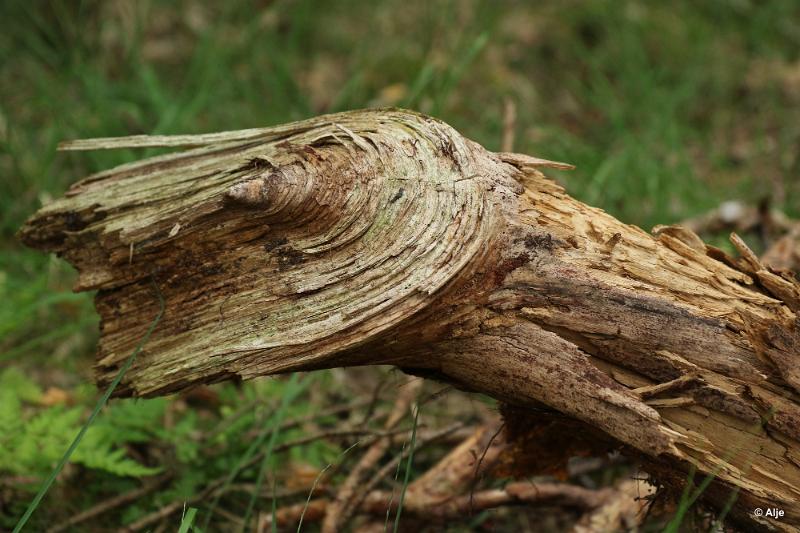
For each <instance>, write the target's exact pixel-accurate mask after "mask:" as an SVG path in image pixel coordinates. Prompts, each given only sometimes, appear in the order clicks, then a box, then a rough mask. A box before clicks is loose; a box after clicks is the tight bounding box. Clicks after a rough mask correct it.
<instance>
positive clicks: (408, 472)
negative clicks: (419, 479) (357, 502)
mask: <svg viewBox="0 0 800 533" xmlns="http://www.w3.org/2000/svg"><path fill="white" fill-rule="evenodd" d="M418 422H419V404H417V409H416V412H415V413H414V425H413V426H412V428H411V449H410V450H409V451H408V462H406V474H405V478H404V479H403V490H402V491H400V501H399V502H397V514H396V515H395V517H394V530H393V531H394V532H395V533H397V529H398V528H399V527H400V514H401V513H402V512H403V501H404V500H405V498H406V489H407V488H408V481H409V479H410V478H411V464H412V463H413V462H414V447H415V446H416V444H417V423H418Z"/></svg>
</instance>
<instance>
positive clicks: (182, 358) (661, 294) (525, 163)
mask: <svg viewBox="0 0 800 533" xmlns="http://www.w3.org/2000/svg"><path fill="white" fill-rule="evenodd" d="M123 146H126V147H127V146H134V147H136V146H193V147H194V148H192V149H190V150H186V151H182V152H177V153H173V154H169V155H165V156H159V157H155V158H150V159H146V160H143V161H139V162H135V163H132V164H128V165H123V166H121V167H118V168H115V169H112V170H109V171H106V172H102V173H100V174H97V175H94V176H90V177H89V178H86V179H85V180H83V181H81V182H79V183H77V184H75V185H74V186H73V187H72V188H71V189H70V190H69V191H68V192H67V193H66V195H65V196H64V197H63V198H61V199H59V200H57V201H55V202H53V203H52V204H50V205H47V206H46V207H44V208H43V209H41V210H40V211H39V212H38V213H37V214H36V215H34V216H33V217H32V218H31V219H30V220H29V221H28V222H27V223H26V225H25V226H24V227H23V228H22V230H21V231H20V237H21V239H22V240H23V241H24V242H25V243H26V244H28V245H29V246H33V247H36V248H40V249H43V250H48V251H53V252H56V253H57V254H59V255H60V256H62V257H64V258H66V259H67V260H68V261H69V262H70V263H72V264H73V265H75V266H76V268H77V269H78V272H79V274H80V275H79V279H78V282H77V286H76V287H75V288H76V290H98V293H97V298H96V306H97V309H98V312H99V313H100V316H101V339H100V346H99V350H98V363H97V374H98V380H99V381H100V382H101V383H106V382H108V381H110V379H112V377H113V376H114V374H115V373H116V372H117V370H118V368H119V366H120V364H121V363H122V362H123V360H124V359H125V358H126V357H127V355H128V354H129V353H130V351H131V349H132V348H133V346H134V345H135V343H136V342H137V340H138V339H140V338H141V336H142V335H143V333H144V331H145V329H146V328H147V326H148V324H149V323H150V321H151V320H152V317H153V316H154V315H155V313H156V310H157V308H158V302H157V299H156V297H155V295H154V292H153V288H152V286H153V282H155V284H156V285H157V286H158V287H159V289H160V291H161V292H162V294H163V296H164V298H165V300H166V313H165V315H164V318H163V320H162V322H161V323H160V324H159V325H158V327H157V329H156V330H155V332H154V334H153V337H152V339H151V341H150V342H149V343H148V345H147V346H146V347H145V349H144V351H143V352H142V354H141V355H140V356H139V358H138V359H137V361H136V363H135V364H134V366H133V367H132V368H131V369H130V371H129V372H128V374H127V375H126V377H125V379H124V380H123V382H122V386H121V389H119V392H120V393H121V394H125V395H141V396H152V395H158V394H165V393H169V392H172V391H176V390H179V389H182V388H184V387H187V386H190V385H192V384H195V383H203V382H212V381H219V380H223V379H227V378H231V377H236V376H240V377H242V378H252V377H255V376H260V375H267V374H274V373H278V372H287V371H293V370H312V369H318V368H325V367H333V366H347V365H359V364H395V365H397V366H400V367H402V368H405V369H408V370H409V371H412V372H415V373H418V374H421V375H430V376H435V377H438V378H440V379H446V380H448V381H451V382H455V383H457V384H459V385H460V386H462V387H464V388H468V389H472V390H477V391H481V392H485V393H487V394H490V395H492V396H494V397H496V398H498V399H499V400H501V401H503V402H507V403H509V404H513V405H516V406H523V407H524V406H528V405H541V404H545V405H547V406H549V407H550V408H553V409H556V410H558V411H560V412H562V413H564V414H567V415H570V416H572V417H574V418H576V419H578V420H580V421H582V422H585V423H586V424H589V425H591V426H593V427H595V428H599V429H601V430H602V431H603V432H605V433H607V434H608V435H610V436H612V437H613V438H614V439H616V440H618V441H619V442H621V443H623V444H625V445H626V446H627V447H628V449H629V450H637V451H638V452H639V453H641V454H642V456H643V457H645V460H646V462H647V463H648V464H649V465H650V466H651V467H652V468H651V470H652V471H654V472H656V473H657V474H658V475H659V476H661V478H662V479H664V478H669V477H670V476H673V477H674V480H673V481H674V482H675V483H680V482H681V481H682V480H685V479H686V472H687V471H688V470H689V466H690V465H694V466H696V467H697V469H698V471H699V473H698V475H697V477H699V476H701V475H702V476H705V475H709V474H710V475H713V476H715V483H714V484H713V485H712V487H711V488H710V489H709V490H708V491H707V492H706V494H705V495H704V496H705V497H706V498H707V499H708V500H709V501H710V502H712V503H714V504H716V505H718V506H720V507H723V506H724V505H725V503H726V501H727V500H728V498H729V497H730V495H731V491H732V490H733V489H734V488H738V490H739V493H738V499H737V502H736V504H735V505H734V508H733V511H732V513H733V516H734V517H735V518H736V519H738V520H739V521H740V522H742V523H748V524H750V525H754V526H756V527H759V526H761V527H765V528H766V527H774V528H777V529H783V530H789V531H797V530H799V529H800V443H799V442H798V441H799V440H800V396H798V391H800V366H798V362H797V361H798V339H800V333H798V331H799V329H798V328H799V327H800V326H798V317H797V314H796V313H797V311H798V307H800V286H799V285H798V283H797V281H796V279H795V278H794V276H793V275H792V274H791V273H788V272H784V271H778V270H773V269H770V268H769V267H767V266H764V265H763V264H762V263H761V262H760V261H759V260H758V258H757V257H755V255H754V254H752V252H750V251H749V250H748V249H747V248H746V246H745V245H744V244H743V243H742V242H741V241H738V240H737V239H734V244H735V245H736V246H737V247H738V249H739V250H740V255H741V257H739V258H731V257H728V256H727V255H726V254H724V253H723V252H722V251H720V250H717V249H714V248H712V247H709V246H707V245H705V244H704V243H703V242H702V241H701V240H700V239H699V238H698V237H697V236H696V235H695V234H694V233H692V232H690V231H688V230H686V229H682V228H680V227H660V228H656V230H655V231H654V235H649V234H647V233H645V232H644V231H642V230H641V229H639V228H637V227H634V226H630V225H627V224H624V223H622V222H620V221H618V220H616V219H614V218H613V217H611V216H609V215H608V214H606V213H604V212H603V211H601V210H599V209H595V208H592V207H589V206H587V205H585V204H583V203H581V202H578V201H576V200H574V199H572V198H571V197H569V196H568V195H567V194H566V193H565V192H564V191H563V190H562V188H561V187H559V186H558V185H556V184H555V183H554V182H552V181H549V180H548V179H546V178H545V177H544V176H543V175H542V174H541V172H540V169H541V168H543V167H547V166H552V165H559V164H557V163H552V162H548V161H544V160H540V159H536V158H533V157H529V156H524V155H519V154H507V153H499V154H498V153H491V152H488V151H487V150H485V149H483V148H482V147H481V146H479V145H477V144H476V143H474V142H471V141H469V140H467V139H465V138H463V137H462V136H461V135H459V134H458V133H457V132H456V131H454V130H453V129H452V128H450V127H449V126H447V125H446V124H444V123H442V122H440V121H437V120H434V119H431V118H429V117H425V116H422V115H419V114H416V113H412V112H407V111H402V110H368V111H356V112H349V113H342V114H337V115H327V116H322V117H318V118H314V119H311V120H307V121H304V122H299V123H294V124H289V125H285V126H279V127H275V128H265V129H255V130H244V131H240V132H230V133H224V134H213V135H198V136H179V137H132V138H122V139H100V140H89V141H76V142H74V143H69V144H67V145H65V146H64V148H66V149H103V148H115V147H123ZM756 507H761V508H770V507H778V508H782V509H783V510H784V511H786V513H787V516H785V517H783V518H782V519H780V520H771V519H766V518H762V519H760V522H754V521H753V520H754V519H753V516H752V514H751V512H752V510H753V509H755V508H756Z"/></svg>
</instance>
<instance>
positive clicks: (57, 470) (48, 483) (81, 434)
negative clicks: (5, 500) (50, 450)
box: [13, 282, 164, 533]
mask: <svg viewBox="0 0 800 533" xmlns="http://www.w3.org/2000/svg"><path fill="white" fill-rule="evenodd" d="M153 286H154V287H155V288H156V293H157V294H158V302H159V306H160V307H159V310H158V315H156V317H155V319H153V322H151V323H150V327H149V328H147V333H145V334H144V337H142V339H141V340H140V341H139V344H137V345H136V348H134V350H133V353H131V355H130V357H128V360H127V361H125V364H124V365H122V368H120V369H119V372H117V376H116V377H115V378H114V381H112V382H111V384H110V385H109V386H108V388H107V389H106V392H105V393H104V394H103V396H102V397H101V398H100V399H99V400H98V401H97V405H95V406H94V410H93V411H92V414H91V415H89V418H88V420H86V423H85V424H84V425H83V427H82V428H81V430H80V431H79V432H78V435H77V436H76V437H75V439H74V440H73V441H72V444H70V445H69V448H67V451H66V452H65V453H64V455H63V457H61V460H60V461H59V462H58V464H57V465H56V467H55V468H54V469H53V471H52V472H50V475H49V476H48V477H47V479H46V480H45V482H44V483H42V486H41V487H40V488H39V492H37V493H36V496H35V497H34V498H33V500H32V501H31V503H30V505H28V508H27V509H26V510H25V514H23V515H22V518H20V519H19V522H17V525H16V526H15V527H14V531H13V533H18V532H19V531H22V528H23V527H25V524H26V523H27V522H28V520H29V519H30V517H31V515H32V514H33V512H34V511H35V510H36V508H37V507H38V506H39V504H40V503H41V501H42V499H43V498H44V496H45V494H47V491H48V490H50V487H51V486H52V485H53V482H54V481H55V480H56V477H58V474H60V473H61V470H63V468H64V466H65V465H66V464H67V462H69V458H70V457H71V456H72V454H73V452H75V450H76V449H77V448H78V445H79V444H80V443H81V440H82V439H83V437H84V435H85V434H86V432H87V431H88V430H89V426H91V425H92V423H93V422H94V419H95V418H97V415H98V414H100V410H101V409H103V407H104V406H105V405H106V403H107V402H108V399H109V398H110V397H111V393H113V392H114V389H116V388H117V385H119V382H120V381H122V377H123V376H124V375H125V373H126V372H127V371H128V369H129V368H130V367H131V365H133V362H134V361H135V360H136V356H137V355H139V352H141V351H142V348H143V347H144V345H145V344H146V343H147V341H148V340H149V339H150V335H151V334H152V333H153V330H154V329H156V326H157V325H158V323H159V322H161V317H162V316H163V315H164V297H163V296H162V295H161V290H159V288H158V285H156V284H155V282H154V283H153Z"/></svg>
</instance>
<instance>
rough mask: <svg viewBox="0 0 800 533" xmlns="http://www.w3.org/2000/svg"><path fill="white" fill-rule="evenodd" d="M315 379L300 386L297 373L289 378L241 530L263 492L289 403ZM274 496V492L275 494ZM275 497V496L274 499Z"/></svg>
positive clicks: (244, 527) (274, 417) (274, 419)
mask: <svg viewBox="0 0 800 533" xmlns="http://www.w3.org/2000/svg"><path fill="white" fill-rule="evenodd" d="M312 380H313V379H306V380H305V382H304V383H302V384H300V385H299V386H298V383H297V381H298V378H297V374H296V373H295V374H292V377H291V379H290V380H289V390H288V391H286V393H285V394H284V395H283V397H282V398H281V404H280V407H278V410H277V412H276V413H275V415H274V416H273V417H272V418H273V420H272V423H271V424H270V425H271V426H272V427H273V428H275V429H273V430H272V431H271V433H270V437H269V442H268V443H267V450H266V451H265V452H264V458H263V459H262V460H261V467H260V468H259V469H258V478H257V479H256V488H255V490H254V491H253V494H252V495H251V496H250V502H249V503H248V504H247V511H246V512H245V515H244V524H242V528H241V530H242V531H244V530H246V529H247V525H248V524H249V522H250V515H251V514H252V513H253V507H255V505H256V500H257V499H258V494H259V493H260V492H261V483H262V482H263V480H264V476H265V475H266V473H267V467H268V465H269V460H270V459H271V458H272V450H273V449H274V448H275V443H276V441H277V440H278V434H279V433H280V430H281V424H282V423H283V419H284V418H285V416H286V409H287V408H288V407H289V404H290V403H291V402H292V401H294V399H295V398H297V396H298V395H299V394H300V393H301V392H303V391H304V390H306V389H307V388H308V385H309V384H310V383H311V381H312ZM273 496H274V494H273ZM274 500H275V498H274V497H273V501H274Z"/></svg>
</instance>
